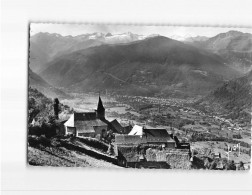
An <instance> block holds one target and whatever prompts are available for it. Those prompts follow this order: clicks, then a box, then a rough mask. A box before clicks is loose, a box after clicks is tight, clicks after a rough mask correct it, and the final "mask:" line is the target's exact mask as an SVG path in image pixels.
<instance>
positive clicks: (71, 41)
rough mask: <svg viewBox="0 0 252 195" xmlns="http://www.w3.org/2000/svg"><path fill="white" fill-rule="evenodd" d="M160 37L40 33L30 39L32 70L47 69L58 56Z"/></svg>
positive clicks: (126, 34) (130, 34)
mask: <svg viewBox="0 0 252 195" xmlns="http://www.w3.org/2000/svg"><path fill="white" fill-rule="evenodd" d="M154 36H158V35H149V36H144V35H137V34H133V33H131V32H127V33H122V34H115V35H112V34H111V33H107V34H104V33H91V34H83V35H78V36H62V35H60V34H56V33H53V34H50V33H38V34H35V35H33V36H31V38H30V56H31V57H30V68H31V69H32V70H33V71H34V72H36V73H40V72H41V71H43V70H45V69H46V68H47V63H48V62H50V61H51V60H53V59H54V58H55V57H57V56H61V55H65V54H69V53H71V52H74V51H78V50H81V49H85V48H89V47H93V46H99V45H102V44H120V43H129V42H133V41H139V40H143V39H145V38H147V37H154Z"/></svg>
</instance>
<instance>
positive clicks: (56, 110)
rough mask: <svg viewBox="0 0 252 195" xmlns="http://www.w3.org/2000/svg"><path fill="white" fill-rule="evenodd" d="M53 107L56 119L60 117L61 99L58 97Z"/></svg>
mask: <svg viewBox="0 0 252 195" xmlns="http://www.w3.org/2000/svg"><path fill="white" fill-rule="evenodd" d="M53 108H54V116H55V119H59V100H58V98H55V99H54V103H53Z"/></svg>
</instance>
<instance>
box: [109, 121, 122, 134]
mask: <svg viewBox="0 0 252 195" xmlns="http://www.w3.org/2000/svg"><path fill="white" fill-rule="evenodd" d="M110 126H111V128H113V130H115V131H117V132H118V133H123V132H124V128H123V127H122V125H121V124H120V123H119V122H118V121H117V120H116V119H115V120H113V121H111V122H110Z"/></svg>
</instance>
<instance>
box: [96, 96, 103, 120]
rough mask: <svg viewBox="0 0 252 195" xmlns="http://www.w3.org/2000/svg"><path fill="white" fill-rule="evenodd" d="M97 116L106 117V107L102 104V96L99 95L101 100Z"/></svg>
mask: <svg viewBox="0 0 252 195" xmlns="http://www.w3.org/2000/svg"><path fill="white" fill-rule="evenodd" d="M96 117H97V118H100V119H102V118H105V108H104V106H103V104H102V100H101V97H100V95H99V101H98V106H97V110H96Z"/></svg>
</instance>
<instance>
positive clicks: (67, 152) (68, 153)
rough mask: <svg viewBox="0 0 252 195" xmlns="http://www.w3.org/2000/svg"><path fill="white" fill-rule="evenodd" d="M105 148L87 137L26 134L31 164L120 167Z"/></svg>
mask: <svg viewBox="0 0 252 195" xmlns="http://www.w3.org/2000/svg"><path fill="white" fill-rule="evenodd" d="M87 143H90V144H89V145H88V144H87ZM107 149H108V146H107V145H106V144H104V143H102V142H100V141H97V140H94V139H89V138H67V137H61V138H56V137H54V138H46V137H44V136H39V137H38V136H28V152H27V157H28V158H27V160H28V163H29V164H30V165H33V166H56V167H105V168H120V167H119V166H117V165H116V159H115V158H113V157H110V156H108V154H106V152H107Z"/></svg>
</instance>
